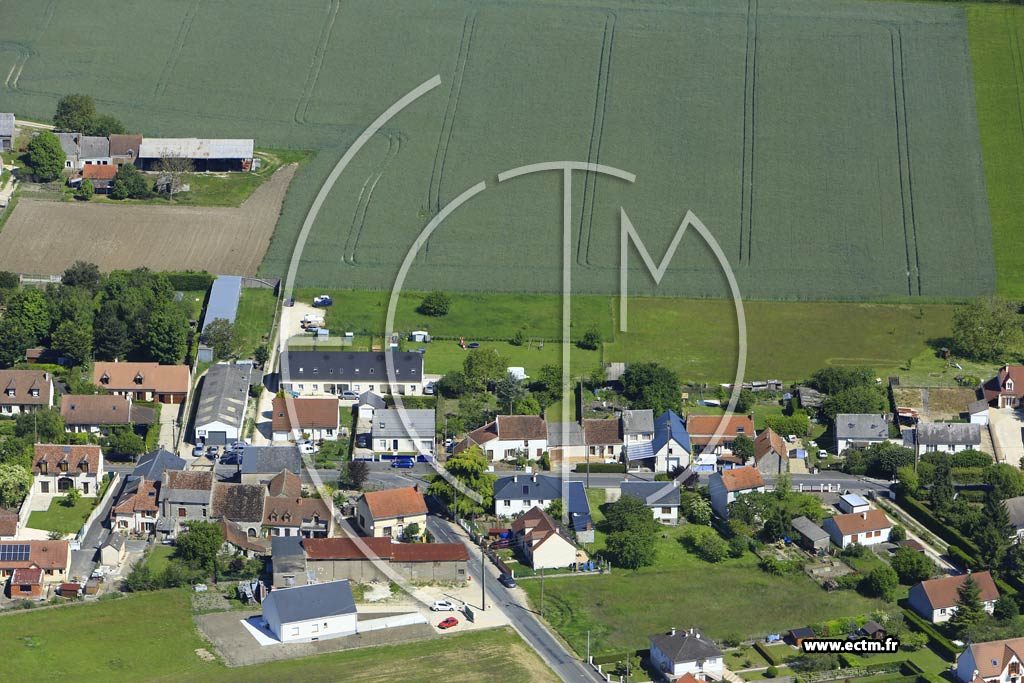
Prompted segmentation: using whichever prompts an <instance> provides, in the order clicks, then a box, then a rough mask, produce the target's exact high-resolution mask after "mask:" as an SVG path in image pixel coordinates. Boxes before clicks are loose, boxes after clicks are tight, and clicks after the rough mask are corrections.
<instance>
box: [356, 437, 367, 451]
mask: <svg viewBox="0 0 1024 683" xmlns="http://www.w3.org/2000/svg"><path fill="white" fill-rule="evenodd" d="M356 447H357V448H369V447H370V435H369V434H357V435H356Z"/></svg>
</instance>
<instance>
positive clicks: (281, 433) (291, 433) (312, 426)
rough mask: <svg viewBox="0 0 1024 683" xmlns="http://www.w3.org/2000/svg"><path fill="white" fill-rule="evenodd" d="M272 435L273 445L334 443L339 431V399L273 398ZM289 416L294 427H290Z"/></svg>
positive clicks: (291, 425)
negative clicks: (307, 440) (300, 440)
mask: <svg viewBox="0 0 1024 683" xmlns="http://www.w3.org/2000/svg"><path fill="white" fill-rule="evenodd" d="M273 411H274V412H273V418H272V420H271V431H272V433H273V440H274V441H275V442H282V441H295V440H297V439H302V438H306V439H312V440H313V441H337V440H338V435H339V434H340V433H341V430H340V429H339V411H338V399H336V398H333V397H332V398H292V399H287V398H285V397H283V396H275V397H274V408H273ZM292 415H294V416H295V424H294V425H293V424H292Z"/></svg>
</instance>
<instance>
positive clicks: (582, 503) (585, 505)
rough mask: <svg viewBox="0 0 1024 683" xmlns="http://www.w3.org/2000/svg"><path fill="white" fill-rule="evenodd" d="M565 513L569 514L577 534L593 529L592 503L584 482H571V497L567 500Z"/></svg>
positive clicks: (570, 521)
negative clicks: (588, 498)
mask: <svg viewBox="0 0 1024 683" xmlns="http://www.w3.org/2000/svg"><path fill="white" fill-rule="evenodd" d="M565 511H566V512H567V513H568V514H569V523H570V524H571V525H572V528H573V530H574V531H576V532H577V533H578V532H580V531H585V530H587V529H589V528H592V527H593V524H594V522H593V519H592V518H591V516H590V501H589V500H587V490H586V489H585V488H584V487H583V482H582V481H570V482H569V495H568V496H567V497H566V500H565Z"/></svg>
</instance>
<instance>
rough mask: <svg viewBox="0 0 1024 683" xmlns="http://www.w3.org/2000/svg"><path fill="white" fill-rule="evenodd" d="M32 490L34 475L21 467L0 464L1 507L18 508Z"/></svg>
mask: <svg viewBox="0 0 1024 683" xmlns="http://www.w3.org/2000/svg"><path fill="white" fill-rule="evenodd" d="M30 488H32V475H31V474H29V471H28V470H26V469H25V468H24V467H22V466H21V465H17V464H12V463H0V507H5V508H16V507H18V506H19V505H21V501H23V500H25V496H27V495H28V490H29V489H30Z"/></svg>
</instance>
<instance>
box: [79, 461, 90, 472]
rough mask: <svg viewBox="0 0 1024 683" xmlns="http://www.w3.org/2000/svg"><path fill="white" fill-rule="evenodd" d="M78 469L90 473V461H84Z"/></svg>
mask: <svg viewBox="0 0 1024 683" xmlns="http://www.w3.org/2000/svg"><path fill="white" fill-rule="evenodd" d="M78 469H80V470H82V471H83V472H88V471H89V461H88V460H83V461H82V462H81V463H79V465H78Z"/></svg>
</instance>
